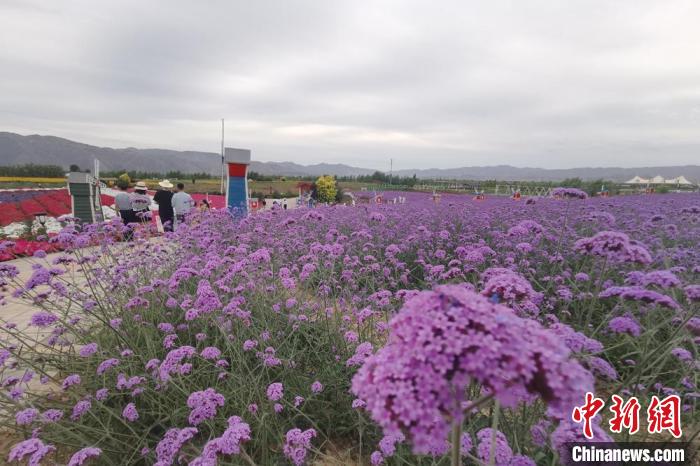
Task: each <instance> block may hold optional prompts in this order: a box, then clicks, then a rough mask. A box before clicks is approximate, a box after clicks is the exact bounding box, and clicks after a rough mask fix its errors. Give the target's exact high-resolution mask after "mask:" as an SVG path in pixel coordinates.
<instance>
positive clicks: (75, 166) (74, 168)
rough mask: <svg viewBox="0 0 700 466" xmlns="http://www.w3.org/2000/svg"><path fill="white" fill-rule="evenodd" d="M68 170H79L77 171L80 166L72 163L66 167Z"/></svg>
mask: <svg viewBox="0 0 700 466" xmlns="http://www.w3.org/2000/svg"><path fill="white" fill-rule="evenodd" d="M68 171H70V172H79V171H80V167H79V166H78V165H76V164H72V165H71V166H70V167H69V168H68Z"/></svg>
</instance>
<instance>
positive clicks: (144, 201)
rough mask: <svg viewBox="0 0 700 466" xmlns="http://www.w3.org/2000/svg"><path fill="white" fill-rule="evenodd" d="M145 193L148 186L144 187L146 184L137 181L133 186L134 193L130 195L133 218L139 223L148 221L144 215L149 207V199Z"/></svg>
mask: <svg viewBox="0 0 700 466" xmlns="http://www.w3.org/2000/svg"><path fill="white" fill-rule="evenodd" d="M147 191H148V186H146V183H144V182H143V181H139V182H138V183H136V185H134V192H133V193H131V208H132V209H133V211H134V215H135V217H136V218H137V219H139V220H141V221H146V220H148V219H147V218H146V216H145V214H146V213H147V212H149V207H150V206H151V198H150V197H148V194H146V192H147Z"/></svg>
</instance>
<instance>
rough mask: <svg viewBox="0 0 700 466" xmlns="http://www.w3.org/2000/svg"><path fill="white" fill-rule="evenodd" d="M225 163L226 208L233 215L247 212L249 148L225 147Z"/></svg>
mask: <svg viewBox="0 0 700 466" xmlns="http://www.w3.org/2000/svg"><path fill="white" fill-rule="evenodd" d="M224 162H225V163H226V174H227V177H226V208H227V209H228V210H229V212H231V213H232V214H233V215H246V214H247V213H248V177H247V175H248V165H250V150H249V149H234V148H232V147H227V148H226V150H225V152H224Z"/></svg>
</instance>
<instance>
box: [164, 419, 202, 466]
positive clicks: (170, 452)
mask: <svg viewBox="0 0 700 466" xmlns="http://www.w3.org/2000/svg"><path fill="white" fill-rule="evenodd" d="M196 434H197V429H196V428H194V427H185V428H184V429H178V428H172V429H169V430H168V431H167V432H166V433H165V435H164V436H163V438H162V439H161V440H160V442H158V445H157V446H156V457H157V459H158V461H157V462H156V463H155V464H154V466H171V465H172V464H173V461H175V457H176V456H177V454H178V452H179V451H180V448H182V446H183V445H184V444H185V443H186V442H188V441H189V440H191V439H192V437H194V436H195V435H196Z"/></svg>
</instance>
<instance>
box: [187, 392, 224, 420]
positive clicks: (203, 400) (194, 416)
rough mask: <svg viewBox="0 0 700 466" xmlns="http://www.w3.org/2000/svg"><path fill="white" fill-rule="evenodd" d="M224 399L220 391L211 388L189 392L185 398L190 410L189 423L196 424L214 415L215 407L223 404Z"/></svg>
mask: <svg viewBox="0 0 700 466" xmlns="http://www.w3.org/2000/svg"><path fill="white" fill-rule="evenodd" d="M224 402H225V399H224V396H223V395H222V394H221V393H217V392H216V390H214V389H213V388H207V389H206V390H202V391H199V392H194V393H191V394H190V396H189V397H188V398H187V407H189V408H190V409H191V410H192V411H191V412H190V417H189V422H190V425H193V426H196V425H199V424H201V423H202V422H204V421H206V420H207V419H212V418H213V417H214V416H216V408H217V407H221V406H223V405H224Z"/></svg>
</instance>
